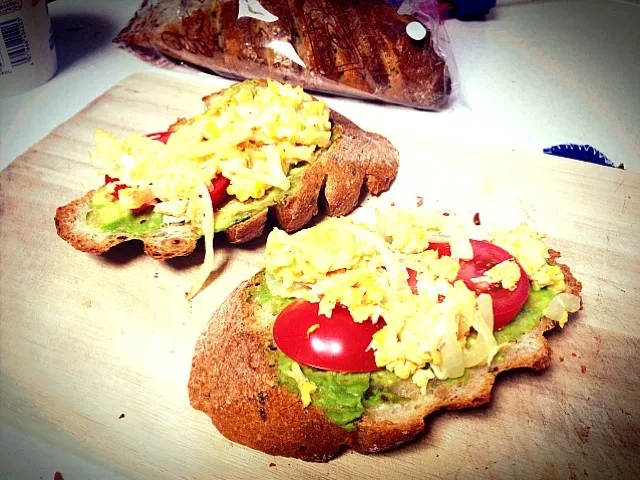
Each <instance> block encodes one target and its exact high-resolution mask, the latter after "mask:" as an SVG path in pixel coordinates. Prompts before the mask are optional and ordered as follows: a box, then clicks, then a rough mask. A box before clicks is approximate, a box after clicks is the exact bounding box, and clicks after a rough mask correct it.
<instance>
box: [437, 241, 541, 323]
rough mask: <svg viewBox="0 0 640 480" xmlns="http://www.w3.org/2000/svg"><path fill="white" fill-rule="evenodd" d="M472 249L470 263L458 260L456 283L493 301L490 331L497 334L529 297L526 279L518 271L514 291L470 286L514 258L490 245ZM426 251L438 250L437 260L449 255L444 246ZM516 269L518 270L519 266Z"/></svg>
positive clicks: (485, 285)
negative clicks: (489, 297)
mask: <svg viewBox="0 0 640 480" xmlns="http://www.w3.org/2000/svg"><path fill="white" fill-rule="evenodd" d="M471 247H472V248H473V255H474V256H473V259H472V260H461V261H460V271H459V272H458V277H457V280H462V281H464V283H465V284H466V285H467V287H468V288H469V289H470V290H473V291H475V292H476V293H488V294H489V295H491V299H492V300H493V329H494V330H500V329H501V328H502V327H504V326H505V325H506V324H507V323H509V322H510V321H511V320H513V319H514V318H515V316H516V315H517V314H518V312H519V311H520V309H521V308H522V306H523V305H524V303H525V302H526V301H527V297H528V296H529V289H530V287H529V279H528V278H527V274H526V272H525V271H524V270H523V269H522V267H520V280H519V281H518V283H517V284H516V288H515V290H513V291H510V290H506V289H504V288H502V287H500V286H499V285H496V284H489V283H476V282H472V281H471V279H472V278H476V277H480V276H482V275H484V273H485V272H486V271H487V270H489V269H490V268H492V267H494V266H495V265H497V264H498V263H500V262H503V261H505V260H509V259H511V258H513V255H511V254H510V253H509V252H507V251H506V250H504V249H502V248H500V247H498V246H497V245H494V244H492V243H489V242H484V241H478V240H471ZM429 248H430V249H433V250H438V253H439V254H440V256H442V255H451V249H450V248H449V245H448V244H446V243H434V244H429ZM518 266H520V265H519V264H518Z"/></svg>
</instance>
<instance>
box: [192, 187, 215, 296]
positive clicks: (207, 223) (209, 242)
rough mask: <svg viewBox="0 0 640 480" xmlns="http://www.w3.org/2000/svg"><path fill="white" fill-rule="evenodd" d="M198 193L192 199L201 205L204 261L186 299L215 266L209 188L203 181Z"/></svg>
mask: <svg viewBox="0 0 640 480" xmlns="http://www.w3.org/2000/svg"><path fill="white" fill-rule="evenodd" d="M198 193H199V195H198V196H196V197H195V198H193V201H195V202H199V203H200V204H201V205H202V216H203V217H202V232H203V233H204V248H205V250H204V252H205V253H204V262H203V263H202V266H201V267H200V270H198V273H197V275H196V278H195V280H194V282H193V284H192V285H191V288H190V289H189V292H188V293H187V299H189V300H191V299H192V298H193V297H194V296H195V295H196V293H198V292H199V291H200V289H201V288H202V286H203V285H204V284H205V282H206V281H207V279H208V278H209V275H210V274H211V272H213V270H214V267H215V255H214V249H213V233H214V227H215V223H214V222H215V221H214V215H213V204H212V203H211V197H210V196H209V189H208V188H207V185H206V184H205V183H201V184H200V186H199V188H198Z"/></svg>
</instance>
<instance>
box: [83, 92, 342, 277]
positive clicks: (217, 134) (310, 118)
mask: <svg viewBox="0 0 640 480" xmlns="http://www.w3.org/2000/svg"><path fill="white" fill-rule="evenodd" d="M330 141H331V123H330V121H329V108H328V107H327V106H326V104H325V103H324V102H322V101H319V100H314V99H313V98H312V97H311V96H310V95H309V94H307V93H305V92H304V91H303V90H302V89H301V88H300V87H295V88H294V87H292V86H290V85H286V84H281V83H278V82H275V81H271V80H268V81H267V84H266V86H262V85H258V84H257V83H256V82H254V81H250V80H247V81H244V82H242V83H238V84H235V85H233V86H232V87H230V88H228V89H227V90H224V91H223V92H222V93H220V94H219V95H216V96H213V97H210V99H209V102H208V109H207V110H206V111H205V112H204V113H202V114H200V115H196V116H195V117H192V118H190V119H188V120H186V121H182V122H181V123H179V124H178V125H177V126H176V127H175V129H174V131H173V133H172V134H171V136H170V137H169V138H168V141H167V143H166V144H163V143H162V142H159V141H156V140H151V139H149V138H147V137H145V136H144V135H141V134H139V133H135V132H132V133H130V134H129V135H128V136H126V137H125V138H123V139H120V138H117V137H116V136H114V135H112V134H110V133H107V132H105V131H103V130H98V131H96V134H95V142H96V148H95V151H94V152H92V155H91V159H92V163H93V164H94V165H95V166H97V167H98V168H100V170H101V173H102V174H105V175H108V176H110V177H112V178H116V179H118V180H119V182H118V183H121V184H124V185H126V186H127V187H128V188H124V189H121V190H119V192H118V198H119V202H121V204H122V205H123V206H125V207H126V208H129V209H135V208H138V207H141V206H143V205H145V204H148V203H155V202H159V203H158V204H157V205H156V206H155V207H154V209H155V211H156V212H158V213H161V214H163V215H164V221H165V223H180V222H191V223H193V224H195V225H196V226H197V227H198V228H200V230H201V231H202V232H203V233H204V235H205V237H207V236H208V237H211V238H212V237H213V228H214V226H213V212H212V205H211V202H210V201H209V200H208V198H205V197H208V194H207V192H208V190H210V189H211V187H212V184H211V180H212V179H214V178H215V177H217V176H218V175H222V176H224V177H226V178H227V179H229V181H230V184H229V186H228V187H227V193H228V194H229V195H233V196H235V197H236V198H237V199H238V200H240V201H246V200H249V199H259V198H262V197H263V196H264V195H265V194H266V193H267V191H268V190H269V189H271V188H279V189H281V190H284V191H286V190H288V189H289V188H290V183H289V180H288V178H287V174H288V173H289V170H290V169H291V168H292V167H293V166H295V165H296V164H298V163H300V162H311V161H313V158H314V153H315V151H316V149H317V148H324V147H327V146H328V145H329V144H330ZM115 186H116V183H109V184H108V186H107V187H108V188H110V189H111V191H110V193H113V192H114V190H115ZM209 244H211V247H210V249H211V251H212V248H213V244H212V240H211V239H209V240H208V241H207V245H209ZM208 261H209V263H210V264H211V263H212V257H211V258H209V259H208ZM210 267H212V265H210ZM211 269H212V268H211ZM209 271H211V270H209ZM205 279H206V277H205Z"/></svg>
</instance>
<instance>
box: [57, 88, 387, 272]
mask: <svg viewBox="0 0 640 480" xmlns="http://www.w3.org/2000/svg"><path fill="white" fill-rule="evenodd" d="M217 94H219V92H218V93H216V94H213V95H217ZM211 98H212V96H207V97H205V98H204V99H203V101H204V102H205V103H208V102H209V100H210V99H211ZM329 118H330V120H331V124H332V132H333V135H332V143H331V144H330V145H329V147H327V148H323V149H321V150H320V153H319V155H318V157H317V159H316V160H315V161H314V162H313V163H311V164H309V165H305V166H304V167H303V168H302V169H301V171H300V170H299V174H300V178H299V180H298V181H297V185H298V188H295V189H293V188H292V189H291V190H290V191H288V192H286V194H285V195H284V196H283V197H282V198H281V199H280V200H279V201H277V202H275V201H274V203H273V205H271V206H269V207H265V208H263V209H261V210H259V211H257V212H254V213H253V214H252V215H251V216H250V217H249V218H239V219H238V222H237V223H233V224H232V225H231V226H229V227H228V228H227V229H226V230H225V231H224V234H225V236H226V238H227V240H228V241H230V242H232V243H244V242H248V241H249V240H252V239H254V238H256V237H259V236H260V235H261V234H262V232H263V231H264V229H265V226H266V225H267V219H268V217H269V215H268V214H269V213H270V214H271V217H272V218H273V219H274V222H275V223H276V224H277V225H278V226H279V227H280V228H282V229H283V230H285V231H287V232H291V231H295V230H298V229H300V228H302V227H303V226H304V225H306V224H307V223H308V222H309V221H310V220H311V218H313V217H314V216H315V215H316V214H317V213H318V209H319V206H323V209H324V211H325V212H326V214H327V215H330V216H342V215H346V214H348V213H350V212H351V211H353V209H354V208H355V207H356V206H357V204H358V201H359V199H360V195H361V193H362V191H363V190H365V191H366V192H368V193H370V194H373V195H379V194H380V193H382V192H384V191H385V190H388V189H389V187H390V186H391V183H392V182H393V180H394V179H395V177H396V175H397V173H398V151H397V150H396V149H395V148H394V147H393V145H391V143H390V142H389V141H388V140H387V139H386V138H384V137H382V136H381V135H378V134H375V133H371V132H366V131H364V130H362V129H361V128H359V127H357V126H356V125H355V124H354V123H353V122H351V121H350V120H348V119H347V118H345V117H343V116H342V115H340V114H338V113H336V112H334V111H331V114H330V117H329ZM179 123H180V121H178V122H177V123H176V124H174V125H173V126H172V128H176V126H177V125H179ZM92 195H93V192H89V193H87V194H85V195H83V196H82V197H80V198H78V199H76V200H74V201H72V202H70V203H69V204H67V205H64V206H62V207H59V208H58V209H57V211H56V215H55V219H54V220H55V224H56V229H57V232H58V235H59V236H60V237H61V238H63V239H64V240H66V241H67V242H69V243H70V244H71V245H72V246H73V247H74V248H76V249H77V250H81V251H83V252H87V253H92V254H94V255H100V254H102V253H105V252H106V251H107V250H109V249H110V248H111V247H113V246H115V245H117V244H119V243H122V242H126V241H128V240H134V239H137V240H141V241H142V242H143V243H144V251H145V252H146V253H147V254H148V255H150V256H152V257H154V258H156V259H159V260H166V259H168V258H172V257H176V256H183V255H188V254H190V253H191V252H192V251H193V250H194V248H195V246H196V242H197V240H198V238H200V236H201V235H200V233H199V232H198V231H197V229H195V228H194V227H193V226H192V225H190V224H178V225H176V224H173V225H164V226H163V227H161V228H159V229H158V230H155V231H153V232H152V233H150V234H145V235H132V234H127V233H122V232H111V233H110V232H104V231H102V230H100V229H97V228H94V227H92V226H90V225H88V224H87V222H86V216H87V213H88V212H89V210H90V206H89V201H90V199H91V196H92ZM223 208H224V207H223Z"/></svg>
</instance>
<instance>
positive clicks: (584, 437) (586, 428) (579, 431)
mask: <svg viewBox="0 0 640 480" xmlns="http://www.w3.org/2000/svg"><path fill="white" fill-rule="evenodd" d="M573 431H574V432H576V435H578V438H579V439H580V442H582V443H587V442H588V441H589V432H590V431H591V426H590V425H584V424H580V425H578V426H577V427H575V428H574V429H573Z"/></svg>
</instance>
